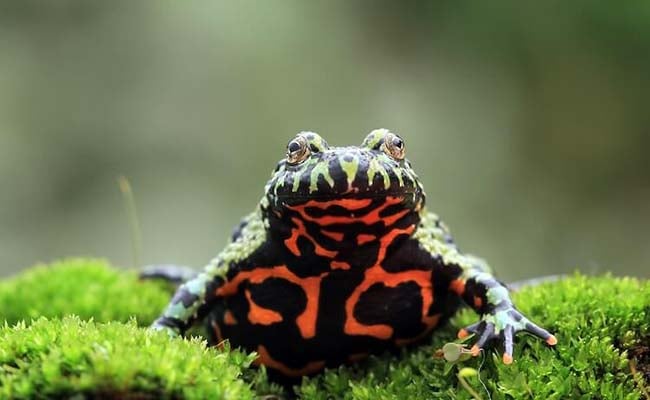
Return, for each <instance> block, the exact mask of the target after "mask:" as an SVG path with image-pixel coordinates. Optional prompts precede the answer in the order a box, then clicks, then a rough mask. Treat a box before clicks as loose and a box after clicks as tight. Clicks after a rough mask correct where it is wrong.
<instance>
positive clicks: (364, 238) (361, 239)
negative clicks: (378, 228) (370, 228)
mask: <svg viewBox="0 0 650 400" xmlns="http://www.w3.org/2000/svg"><path fill="white" fill-rule="evenodd" d="M376 239H377V236H375V235H367V234H365V233H360V234H359V235H358V236H357V244H358V245H359V246H361V245H362V244H366V243H369V242H372V241H373V240H376Z"/></svg>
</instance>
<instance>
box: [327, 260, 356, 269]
mask: <svg viewBox="0 0 650 400" xmlns="http://www.w3.org/2000/svg"><path fill="white" fill-rule="evenodd" d="M330 267H332V269H343V270H348V269H350V268H351V267H350V264H348V263H346V262H345V261H332V262H331V263H330Z"/></svg>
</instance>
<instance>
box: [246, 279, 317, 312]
mask: <svg viewBox="0 0 650 400" xmlns="http://www.w3.org/2000/svg"><path fill="white" fill-rule="evenodd" d="M249 290H250V293H251V298H252V299H253V301H254V302H255V304H257V305H258V306H260V307H264V308H267V309H270V310H274V311H277V312H278V313H280V314H282V316H283V317H285V318H295V317H296V316H298V314H300V312H301V311H302V310H303V309H304V308H305V305H306V304H307V296H306V295H305V292H304V291H303V290H302V289H301V288H300V287H299V286H298V285H296V284H293V283H291V282H288V281H286V280H284V279H279V278H269V279H267V280H265V281H264V282H262V283H259V284H253V285H250V288H249ZM278 294H281V295H278Z"/></svg>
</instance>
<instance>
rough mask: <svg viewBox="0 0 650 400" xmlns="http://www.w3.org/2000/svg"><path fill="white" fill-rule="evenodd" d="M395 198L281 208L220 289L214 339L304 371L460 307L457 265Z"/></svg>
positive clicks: (350, 357) (396, 342) (409, 337)
mask: <svg viewBox="0 0 650 400" xmlns="http://www.w3.org/2000/svg"><path fill="white" fill-rule="evenodd" d="M398 204H399V201H398V199H391V198H387V199H381V200H377V201H375V200H370V199H341V200H337V201H329V202H310V203H307V204H306V205H303V206H295V207H293V208H292V210H291V212H290V213H286V214H283V215H276V216H274V217H273V218H278V219H280V218H281V219H282V221H271V226H276V227H282V228H283V229H282V230H281V231H278V232H275V233H274V235H272V236H271V239H270V240H269V243H267V244H266V245H265V246H264V247H263V248H261V249H260V250H259V251H258V252H257V253H256V254H255V255H254V256H253V257H251V258H250V259H249V260H247V261H246V262H244V263H241V264H240V265H236V266H233V268H231V271H230V273H229V276H228V280H227V282H226V283H225V284H224V285H223V286H221V287H220V288H219V289H217V292H216V295H217V296H219V297H221V298H223V299H224V301H222V302H220V303H219V305H218V306H217V307H216V308H215V309H214V310H212V312H211V314H210V317H209V318H208V321H209V324H210V326H209V328H210V330H211V332H212V334H213V337H212V342H213V343H214V344H216V343H219V342H221V341H223V340H225V339H228V340H229V341H230V344H231V345H232V346H233V347H241V348H243V349H245V350H247V351H256V352H257V353H258V354H259V358H258V362H259V363H262V364H264V365H266V366H267V367H268V368H270V369H271V370H274V371H275V372H277V373H279V374H281V375H282V376H284V377H298V376H302V375H308V374H311V373H315V372H318V371H319V370H321V369H322V368H324V367H325V366H336V365H340V364H341V363H345V362H349V361H356V360H358V359H359V358H362V357H363V356H364V355H367V354H370V353H377V352H382V351H385V350H387V349H391V348H395V347H398V346H403V345H406V344H409V343H413V342H417V341H419V340H421V339H423V338H425V337H426V336H427V335H428V334H429V333H430V332H431V331H432V330H433V329H434V328H435V327H436V326H437V325H438V324H439V323H440V322H441V321H442V320H444V319H446V318H448V316H449V315H451V314H452V313H453V312H454V311H455V310H456V308H457V307H458V300H457V298H456V297H454V296H453V295H452V294H451V293H450V292H449V290H448V288H449V284H450V282H451V281H452V280H453V279H454V278H455V276H456V275H454V274H455V271H453V269H450V268H449V267H448V266H447V267H443V266H442V264H441V262H440V261H439V260H437V259H435V258H433V257H432V256H431V255H430V254H428V253H426V252H424V251H423V250H422V249H421V248H420V247H419V245H418V243H417V242H416V241H415V240H414V239H412V238H411V235H412V233H413V232H414V230H415V229H416V224H417V222H418V221H417V216H415V215H414V214H413V213H407V212H403V210H402V209H400V208H399V207H395V206H396V205H398ZM323 211H326V212H323Z"/></svg>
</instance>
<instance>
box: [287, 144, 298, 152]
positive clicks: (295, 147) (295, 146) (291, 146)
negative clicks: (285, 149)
mask: <svg viewBox="0 0 650 400" xmlns="http://www.w3.org/2000/svg"><path fill="white" fill-rule="evenodd" d="M298 150H300V143H298V142H291V143H289V152H290V153H294V152H296V151H298Z"/></svg>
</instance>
